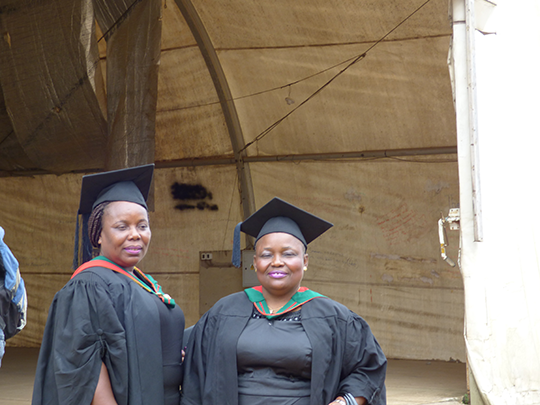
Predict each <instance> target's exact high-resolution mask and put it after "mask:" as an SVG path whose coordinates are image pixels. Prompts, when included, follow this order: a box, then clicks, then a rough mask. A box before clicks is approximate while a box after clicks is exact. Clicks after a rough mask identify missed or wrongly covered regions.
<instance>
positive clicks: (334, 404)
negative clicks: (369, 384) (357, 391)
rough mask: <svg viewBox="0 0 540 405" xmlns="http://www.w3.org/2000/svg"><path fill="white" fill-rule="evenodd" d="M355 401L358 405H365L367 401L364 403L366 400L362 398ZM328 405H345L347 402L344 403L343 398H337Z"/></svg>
mask: <svg viewBox="0 0 540 405" xmlns="http://www.w3.org/2000/svg"><path fill="white" fill-rule="evenodd" d="M355 400H356V403H357V404H358V405H365V404H367V401H366V399H365V398H364V397H356V398H355ZM328 405H347V401H345V398H343V397H337V398H336V399H334V400H333V401H332V402H330V404H328Z"/></svg>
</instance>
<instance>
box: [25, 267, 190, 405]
mask: <svg viewBox="0 0 540 405" xmlns="http://www.w3.org/2000/svg"><path fill="white" fill-rule="evenodd" d="M157 305H165V304H164V303H162V302H161V301H159V299H158V298H156V297H155V296H153V294H151V293H149V292H148V291H146V290H144V289H143V288H142V287H141V286H139V285H137V284H136V283H135V282H134V281H132V280H130V279H129V278H128V277H126V276H125V275H122V274H119V273H116V272H114V271H112V270H110V269H106V268H102V267H92V268H89V269H86V270H84V271H83V272H81V273H80V274H78V275H77V276H76V277H74V278H73V279H71V280H70V281H69V282H68V283H67V284H66V285H65V286H64V288H62V290H60V291H59V292H58V293H57V294H56V295H55V297H54V300H53V302H52V304H51V307H50V309H49V317H48V319H47V324H46V326H45V332H44V335H43V341H42V346H41V350H40V353H39V359H38V364H37V369H36V377H35V382H34V393H33V398H32V404H33V405H71V404H73V405H86V404H90V403H91V402H92V399H93V397H94V393H95V389H96V386H97V382H98V377H99V374H100V371H101V364H102V363H105V365H106V367H107V370H108V372H109V378H110V380H111V385H112V388H113V392H114V395H115V398H116V400H117V402H118V405H128V404H129V405H148V404H152V405H154V404H163V403H164V390H163V365H162V347H161V328H160V315H159V309H158V307H157ZM172 310H174V311H180V314H175V315H176V316H177V319H180V324H179V325H178V330H179V331H180V333H179V336H178V339H182V333H181V331H183V329H184V316H183V313H181V312H182V311H181V309H180V308H179V307H178V306H176V307H175V308H172ZM179 347H180V348H181V347H182V343H181V342H180V346H179Z"/></svg>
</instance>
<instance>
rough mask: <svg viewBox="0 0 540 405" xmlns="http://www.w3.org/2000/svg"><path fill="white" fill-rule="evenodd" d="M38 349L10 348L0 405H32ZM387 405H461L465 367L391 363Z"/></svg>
mask: <svg viewBox="0 0 540 405" xmlns="http://www.w3.org/2000/svg"><path fill="white" fill-rule="evenodd" d="M37 356H38V349H24V348H15V347H8V348H7V350H6V355H5V356H4V359H3V361H2V368H0V393H1V394H0V397H1V398H0V405H29V404H30V402H31V398H32V385H33V383H34V372H35V367H36V362H37ZM386 390H387V403H388V405H433V404H444V405H458V404H461V400H462V398H463V395H464V394H465V393H466V392H467V377H466V366H465V364H463V363H455V362H441V361H412V360H389V362H388V372H387V379H386Z"/></svg>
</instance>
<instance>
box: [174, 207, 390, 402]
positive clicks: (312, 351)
mask: <svg viewBox="0 0 540 405" xmlns="http://www.w3.org/2000/svg"><path fill="white" fill-rule="evenodd" d="M331 226H332V224H330V223H328V222H326V221H324V220H322V219H320V218H317V217H315V216H314V215H312V214H310V213H307V212H306V211H303V210H301V209H299V208H297V207H295V206H293V205H291V204H289V203H287V202H285V201H283V200H280V199H279V198H274V199H273V200H271V201H270V202H269V203H268V204H266V205H265V206H264V207H263V208H261V209H260V210H259V211H257V212H256V213H255V214H253V215H252V216H251V217H249V218H248V219H247V220H246V221H244V222H243V223H241V224H239V226H237V230H236V231H235V248H234V250H233V262H236V263H235V265H239V260H238V258H239V230H241V231H243V232H245V233H247V234H248V235H251V236H253V237H255V238H256V241H255V256H254V259H253V266H254V270H255V271H256V272H257V277H258V280H259V282H260V284H261V285H260V286H258V287H254V288H248V289H246V290H245V291H243V292H239V293H236V294H232V295H229V296H227V297H225V298H222V299H221V300H220V301H218V302H217V303H216V304H215V305H214V306H213V307H212V308H211V309H210V310H209V311H208V312H207V313H206V314H205V315H204V316H203V317H202V318H201V319H200V320H199V322H198V323H197V324H196V325H195V326H194V328H193V330H192V332H191V335H190V338H189V342H188V346H187V349H186V361H185V363H184V365H185V377H184V383H183V387H182V405H225V404H226V405H237V404H238V405H263V404H264V405H293V404H294V405H327V404H332V405H357V404H371V405H381V404H386V391H385V385H384V381H385V375H386V358H385V356H384V354H383V352H382V350H381V348H380V346H379V344H378V343H377V341H376V339H375V337H374V336H373V334H372V332H371V330H370V328H369V326H368V324H367V323H366V322H365V321H364V320H363V319H362V318H361V317H360V316H358V315H357V314H355V313H353V312H352V311H350V310H349V309H347V308H346V307H345V306H343V305H341V304H339V303H338V302H336V301H333V300H331V299H329V298H327V297H325V296H323V295H321V294H318V293H316V292H314V291H311V290H309V289H307V288H304V287H301V286H300V284H301V281H302V277H303V273H304V271H306V270H307V267H308V255H307V253H306V249H307V245H308V243H310V242H311V241H312V240H314V239H315V238H317V237H318V236H319V235H320V234H322V233H323V232H325V231H326V230H328V229H329V228H330V227H331Z"/></svg>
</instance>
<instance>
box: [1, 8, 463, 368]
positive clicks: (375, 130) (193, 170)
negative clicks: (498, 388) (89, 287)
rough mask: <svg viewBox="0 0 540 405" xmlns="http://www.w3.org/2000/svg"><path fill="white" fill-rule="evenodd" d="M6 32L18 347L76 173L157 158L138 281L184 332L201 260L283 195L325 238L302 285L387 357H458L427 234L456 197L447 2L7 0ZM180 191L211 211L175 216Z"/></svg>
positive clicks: (6, 201) (457, 293)
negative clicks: (328, 225)
mask: <svg viewBox="0 0 540 405" xmlns="http://www.w3.org/2000/svg"><path fill="white" fill-rule="evenodd" d="M0 27H1V30H2V35H3V40H0V84H1V86H2V91H3V96H4V103H3V104H2V103H0V107H2V108H0V137H1V138H0V175H2V176H4V178H0V188H1V192H0V206H1V207H2V212H0V222H1V223H2V226H3V227H4V228H5V229H6V241H7V242H8V244H10V242H11V247H12V248H13V250H14V251H15V253H16V255H17V256H18V257H19V258H20V261H21V271H22V272H23V276H24V275H25V274H26V278H25V280H26V279H28V282H27V284H28V286H29V290H30V293H33V294H34V295H33V296H34V300H32V299H29V305H30V308H31V311H32V313H31V315H30V320H29V322H28V326H27V328H26V329H25V331H24V332H23V333H22V334H21V335H20V336H19V337H18V338H17V339H19V340H18V341H17V340H15V343H14V344H17V342H19V344H22V345H37V344H39V340H40V336H41V333H42V329H43V324H44V319H45V317H46V313H44V310H43V308H47V307H48V304H49V303H50V300H51V299H52V296H53V295H54V292H55V291H56V290H58V289H59V288H60V287H61V285H62V284H63V283H64V282H65V280H66V278H68V275H69V274H70V271H71V270H70V269H69V266H70V263H71V259H70V256H71V244H72V237H73V235H72V232H73V225H74V218H73V215H72V213H75V211H76V205H77V198H78V193H79V189H78V187H79V186H80V177H81V173H80V172H86V171H96V170H103V169H110V168H116V167H124V166H133V165H136V164H141V163H147V162H155V163H156V167H157V170H156V181H155V209H154V212H153V213H152V218H151V222H152V230H153V242H152V246H151V248H150V252H149V254H148V256H147V258H146V259H145V261H144V268H145V270H146V271H147V272H149V273H150V274H155V275H156V277H157V278H158V279H160V281H161V280H162V284H163V285H164V287H166V288H168V289H169V291H171V292H172V295H173V296H175V299H177V301H178V302H179V303H180V305H181V306H182V307H183V308H184V311H185V312H186V316H187V319H188V324H189V323H193V322H194V321H196V319H197V316H198V308H196V300H197V299H196V294H197V291H198V276H199V274H198V268H199V267H198V266H199V252H201V251H212V250H220V251H223V250H229V249H230V248H231V246H232V243H231V238H232V230H233V228H234V225H236V223H237V222H238V221H240V220H242V219H243V218H245V216H246V215H248V214H249V213H250V212H252V211H253V210H254V209H256V208H258V207H260V206H261V205H263V204H264V203H265V202H266V201H268V199H270V198H271V197H273V196H275V195H277V196H280V197H282V198H284V199H285V200H288V201H290V202H292V203H293V204H297V205H299V206H301V207H302V208H305V209H308V210H312V211H313V212H314V213H315V214H318V215H321V216H323V217H325V218H326V219H328V220H330V221H332V222H333V223H334V224H335V227H334V229H333V231H332V232H333V234H332V235H331V236H330V237H329V238H328V239H327V240H326V241H320V242H318V244H316V245H314V246H313V248H312V249H311V250H310V255H311V258H310V271H309V272H308V273H307V274H306V283H307V284H308V285H311V286H312V287H313V288H314V289H316V290H319V291H321V292H322V293H324V294H327V295H329V296H331V297H332V298H335V299H338V300H340V301H341V302H343V303H345V304H347V305H348V306H349V307H350V308H351V309H353V310H355V311H357V312H359V313H361V314H362V315H364V316H365V317H366V319H367V320H368V321H369V322H370V325H371V326H372V328H373V329H374V331H375V332H376V335H377V336H378V337H379V340H380V341H381V344H382V345H383V348H384V349H385V351H386V353H387V354H388V355H389V356H390V357H402V358H424V359H425V358H429V359H432V358H437V359H445V360H448V359H450V358H452V359H459V360H464V359H465V354H464V344H463V336H462V328H463V287H462V282H461V277H460V274H459V270H458V269H457V268H451V267H449V266H448V265H447V264H446V263H444V262H442V261H441V260H440V256H439V242H438V237H437V220H438V219H439V218H440V216H441V214H446V213H447V212H448V209H449V208H452V207H455V206H456V205H457V204H458V201H459V191H458V181H457V163H456V124H455V123H456V120H455V110H454V104H453V98H452V88H451V81H450V77H449V73H448V66H447V57H448V49H449V46H450V43H451V37H452V28H451V24H450V20H449V15H448V1H447V0H427V1H426V0H406V1H395V0H391V1H384V2H381V1H376V0H345V1H330V2H329V1H321V0H298V1H294V2H290V1H285V0H277V1H272V2H266V3H261V2H260V1H255V0H235V1H207V0H191V1H189V0H176V1H172V0H167V1H156V0H141V1H137V0H136V1H134V2H131V1H128V2H126V1H90V0H78V1H75V2H73V0H69V1H68V0H45V1H41V2H39V3H38V4H36V3H35V2H31V1H24V0H23V1H19V0H17V1H6V0H0ZM31 176H34V177H31ZM177 184H188V185H196V186H199V187H201V188H202V189H204V191H205V194H204V195H205V197H204V199H203V200H200V201H188V202H187V203H184V205H190V204H191V207H192V209H184V210H182V209H179V208H178V204H179V201H177V200H175V197H174V196H173V195H172V194H171V188H172V187H174V186H175V185H177ZM36 195H43V197H41V199H40V200H39V201H36V200H35V196H36ZM175 207H176V208H175ZM200 207H202V208H200ZM209 207H210V208H212V209H207V208H209ZM213 207H215V208H213ZM10 238H11V239H10ZM450 241H451V245H452V247H455V246H456V245H457V239H456V235H450ZM28 246H30V247H31V250H28V249H27V248H26V247H28ZM36 253H39V254H37V255H36ZM452 253H454V252H452ZM43 286H46V287H43Z"/></svg>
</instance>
